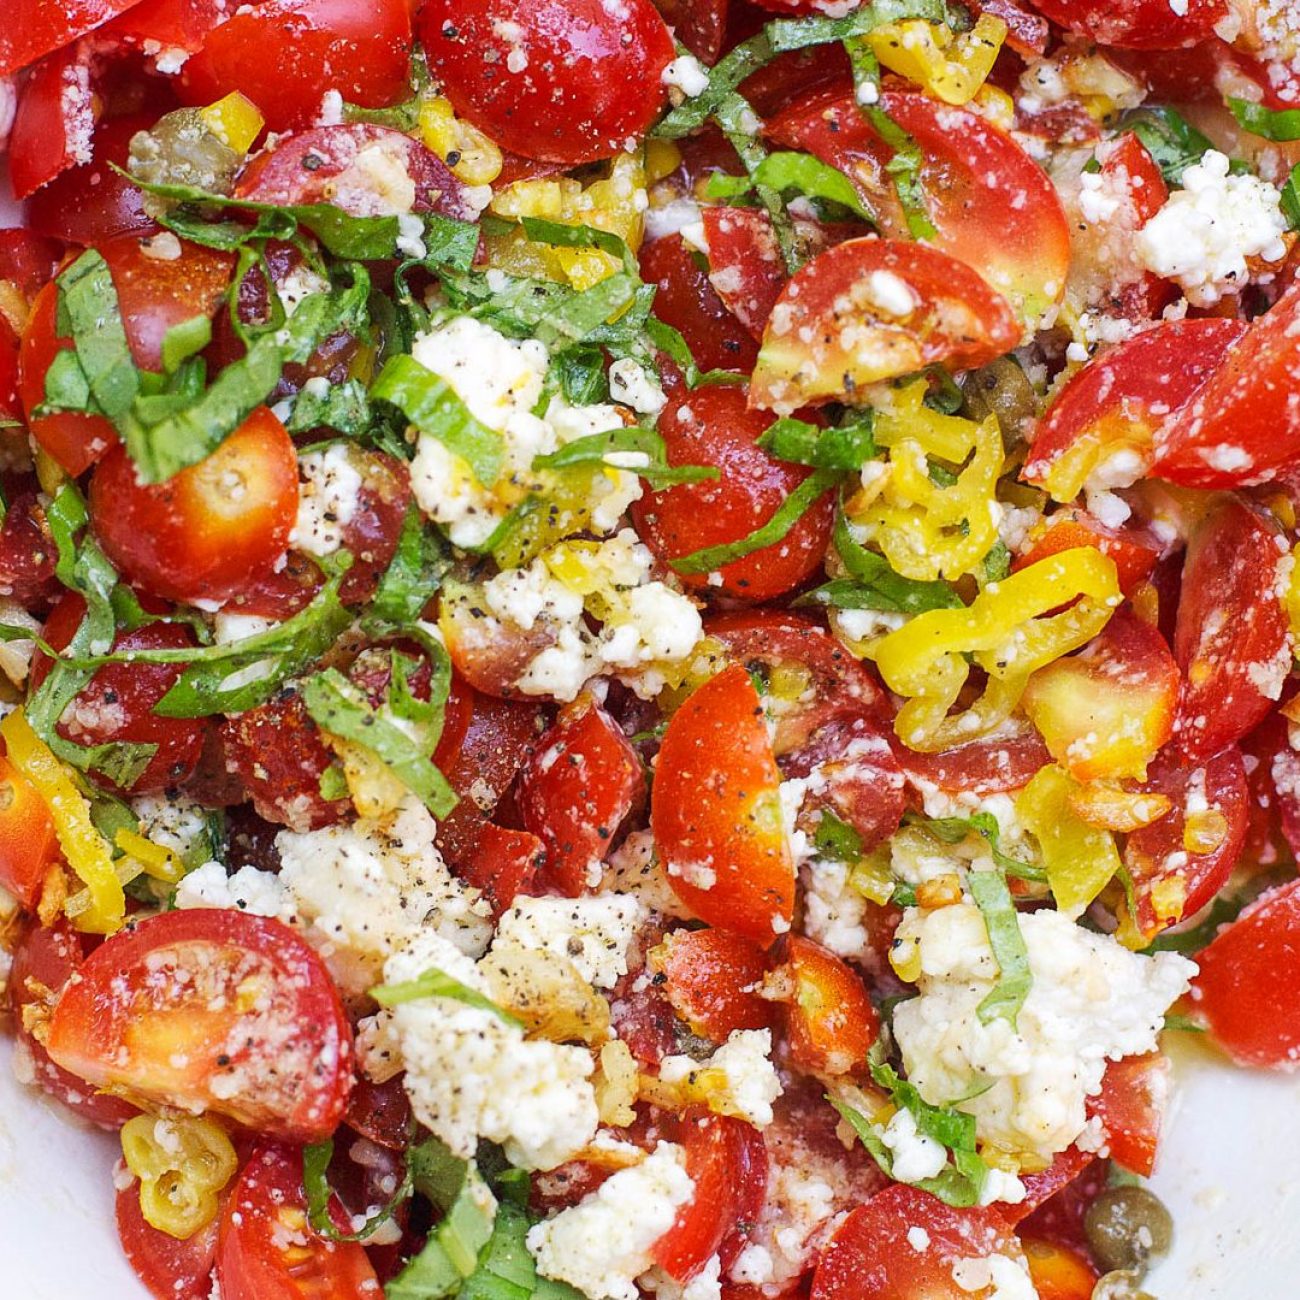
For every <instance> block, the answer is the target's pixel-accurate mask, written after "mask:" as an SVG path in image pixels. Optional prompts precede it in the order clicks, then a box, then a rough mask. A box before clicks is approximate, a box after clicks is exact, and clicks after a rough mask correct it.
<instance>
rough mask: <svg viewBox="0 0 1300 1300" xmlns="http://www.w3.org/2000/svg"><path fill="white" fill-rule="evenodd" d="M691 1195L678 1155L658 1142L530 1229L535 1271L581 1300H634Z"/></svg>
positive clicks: (692, 1186) (683, 1163)
mask: <svg viewBox="0 0 1300 1300" xmlns="http://www.w3.org/2000/svg"><path fill="white" fill-rule="evenodd" d="M694 1190H695V1184H694V1182H693V1181H692V1179H691V1176H690V1174H688V1173H687V1172H686V1153H685V1151H683V1149H682V1148H681V1147H679V1146H676V1145H674V1144H673V1143H671V1142H660V1143H659V1145H658V1146H657V1147H656V1148H655V1149H654V1151H653V1152H651V1154H650V1155H649V1156H647V1157H646V1158H645V1160H643V1161H642V1162H641V1163H640V1164H638V1165H633V1166H632V1168H630V1169H620V1170H619V1171H618V1173H616V1174H613V1175H612V1176H611V1177H609V1178H607V1179H606V1180H605V1181H604V1182H603V1183H602V1184H601V1185H600V1186H599V1187H598V1188H597V1189H596V1190H595V1191H594V1192H592V1193H591V1194H590V1195H589V1196H587V1197H585V1198H584V1199H583V1200H582V1201H580V1202H579V1203H578V1204H577V1205H575V1206H573V1207H572V1208H571V1209H567V1210H561V1211H560V1213H559V1214H557V1215H556V1216H555V1217H554V1218H553V1219H547V1220H545V1221H543V1222H542V1223H538V1224H535V1225H534V1226H533V1227H532V1228H531V1229H530V1230H529V1233H528V1243H527V1244H528V1249H529V1251H530V1252H531V1253H532V1256H533V1258H534V1259H535V1260H536V1261H537V1271H538V1272H539V1273H541V1275H542V1276H543V1277H549V1278H551V1279H552V1280H553V1281H556V1282H567V1283H569V1285H570V1286H575V1287H577V1288H578V1290H579V1291H581V1292H582V1293H583V1294H584V1295H585V1296H587V1297H588V1300H637V1297H638V1292H637V1287H636V1279H637V1278H638V1277H639V1276H640V1275H641V1274H642V1273H645V1272H646V1271H647V1270H648V1269H649V1268H650V1266H651V1265H652V1264H653V1262H654V1260H653V1258H652V1256H651V1254H650V1251H651V1248H652V1247H653V1246H654V1244H655V1242H657V1241H658V1240H659V1238H660V1237H662V1236H663V1235H664V1233H665V1232H667V1231H668V1229H669V1228H671V1227H672V1226H673V1222H674V1221H675V1220H676V1218H677V1211H678V1209H679V1208H680V1207H681V1206H683V1205H685V1204H686V1202H687V1201H689V1200H690V1198H691V1194H692V1193H693V1192H694Z"/></svg>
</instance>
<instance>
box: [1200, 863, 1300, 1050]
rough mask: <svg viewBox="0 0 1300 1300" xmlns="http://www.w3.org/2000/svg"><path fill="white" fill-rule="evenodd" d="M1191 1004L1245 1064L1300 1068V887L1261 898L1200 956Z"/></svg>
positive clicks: (1291, 886) (1285, 887) (1293, 884)
mask: <svg viewBox="0 0 1300 1300" xmlns="http://www.w3.org/2000/svg"><path fill="white" fill-rule="evenodd" d="M1196 963H1197V965H1198V966H1199V967H1200V974H1199V975H1197V977H1196V979H1195V980H1194V981H1193V982H1192V1005H1193V1008H1194V1010H1195V1013H1196V1014H1197V1015H1198V1016H1199V1017H1200V1018H1201V1019H1202V1020H1204V1021H1205V1023H1206V1024H1207V1025H1208V1027H1209V1030H1210V1034H1211V1035H1212V1036H1213V1038H1214V1040H1215V1042H1217V1043H1218V1045H1219V1046H1220V1047H1221V1048H1223V1050H1224V1051H1225V1052H1227V1054H1228V1055H1229V1056H1230V1057H1231V1058H1232V1059H1233V1060H1234V1061H1236V1062H1237V1064H1238V1065H1251V1066H1260V1067H1264V1068H1270V1069H1281V1070H1294V1069H1295V1068H1296V1065H1297V1062H1300V1003H1297V1000H1296V996H1295V991H1296V989H1297V988H1300V881H1296V880H1293V881H1289V882H1288V883H1287V884H1285V885H1280V886H1279V887H1278V888H1276V889H1271V890H1269V891H1268V892H1267V893H1266V894H1263V895H1262V896H1261V897H1260V898H1258V899H1256V901H1255V902H1253V903H1252V904H1251V905H1250V906H1249V907H1248V908H1246V910H1245V911H1244V912H1242V914H1241V915H1240V916H1239V917H1238V918H1237V919H1236V920H1235V921H1233V922H1232V924H1231V925H1228V926H1226V927H1225V928H1224V929H1222V930H1220V931H1219V934H1218V936H1217V938H1215V939H1214V941H1213V942H1212V943H1211V944H1210V945H1209V946H1208V947H1206V948H1203V949H1202V950H1201V951H1200V952H1199V953H1197V955H1196Z"/></svg>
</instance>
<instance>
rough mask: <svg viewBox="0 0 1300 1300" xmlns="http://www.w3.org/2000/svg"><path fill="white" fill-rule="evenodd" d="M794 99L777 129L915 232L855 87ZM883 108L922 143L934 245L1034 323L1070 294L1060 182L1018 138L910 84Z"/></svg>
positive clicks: (882, 214) (890, 230)
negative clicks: (1057, 184) (855, 95)
mask: <svg viewBox="0 0 1300 1300" xmlns="http://www.w3.org/2000/svg"><path fill="white" fill-rule="evenodd" d="M793 104H794V106H793V107H791V108H788V109H787V110H786V111H785V112H784V113H782V114H781V115H780V116H778V117H777V118H776V119H775V120H774V121H773V122H772V123H771V124H770V125H769V127H768V134H769V135H771V136H772V137H774V138H775V139H776V140H778V141H780V142H781V143H783V144H786V145H789V146H790V147H792V148H796V149H804V150H807V151H808V152H809V153H813V154H815V155H816V156H817V157H818V158H820V159H821V160H822V161H823V162H826V163H829V164H830V165H831V166H833V167H837V168H839V169H840V170H841V171H843V172H844V173H845V175H847V176H848V178H849V180H850V181H851V182H852V183H853V185H854V187H855V188H856V189H857V190H858V191H859V193H860V194H861V195H862V197H863V200H864V201H865V202H866V203H867V204H868V205H869V206H870V208H871V210H872V211H873V212H875V213H877V214H878V217H879V220H880V222H881V228H882V230H883V232H884V233H885V234H886V235H888V236H893V237H897V238H907V237H908V235H909V231H908V227H907V221H906V217H905V214H904V212H903V209H902V205H901V204H900V203H899V201H898V197H897V194H896V192H895V190H894V186H893V180H892V177H891V176H890V175H889V173H888V170H887V168H888V164H889V161H890V159H891V158H892V156H893V150H892V149H891V148H890V147H889V146H888V145H886V144H885V142H884V141H883V140H882V139H881V138H880V136H879V135H877V133H876V132H875V131H874V130H873V129H872V128H871V126H870V125H869V124H868V123H867V121H866V119H865V118H864V117H863V114H862V110H861V108H860V107H859V105H858V104H857V103H856V101H855V100H854V98H853V92H852V90H847V91H846V90H844V89H842V88H840V89H829V90H826V91H824V92H822V93H821V94H820V95H817V96H814V97H813V98H811V99H807V98H804V99H800V100H795V101H793ZM880 107H881V108H882V109H883V110H884V112H885V113H886V114H888V116H889V117H890V118H891V119H892V120H893V121H894V122H896V123H897V124H898V125H899V126H900V127H902V129H903V130H904V131H906V132H907V133H908V134H909V135H910V136H911V137H912V138H913V139H914V140H915V141H916V143H917V145H918V146H919V147H920V149H921V153H922V158H923V161H922V164H921V171H920V183H921V188H922V190H923V192H924V195H925V207H926V211H927V213H928V214H929V218H930V221H931V222H932V223H933V225H934V227H935V232H936V233H935V235H934V237H933V240H932V242H933V245H934V247H935V248H936V249H938V250H939V251H941V252H944V253H947V254H948V255H949V256H950V257H954V258H956V259H957V260H958V261H959V262H964V263H966V265H967V266H970V267H973V268H974V269H975V270H976V271H978V272H979V274H980V275H981V276H983V277H984V279H985V280H987V281H988V283H989V284H990V285H991V286H992V287H993V288H994V289H995V290H997V291H998V293H999V294H1003V295H1005V296H1006V298H1007V299H1008V300H1009V301H1010V303H1011V304H1012V306H1013V307H1014V308H1015V309H1016V311H1017V312H1019V313H1020V315H1021V316H1022V318H1023V319H1024V320H1026V321H1027V322H1033V321H1035V320H1037V319H1038V317H1039V316H1040V315H1041V314H1042V313H1043V311H1044V310H1045V309H1046V308H1048V307H1049V306H1050V305H1051V304H1052V303H1054V302H1057V301H1059V300H1060V297H1061V295H1062V293H1064V291H1065V282H1066V277H1067V275H1068V273H1069V269H1070V230H1069V226H1068V224H1067V222H1066V218H1065V213H1064V211H1063V209H1062V207H1061V201H1060V199H1059V198H1058V197H1057V194H1056V191H1055V189H1054V188H1053V186H1052V183H1051V181H1049V180H1048V178H1047V176H1046V175H1045V174H1044V173H1043V171H1042V169H1041V168H1040V167H1039V166H1038V164H1037V163H1036V162H1034V160H1033V159H1032V158H1030V157H1029V155H1028V154H1027V153H1025V151H1024V150H1023V149H1022V148H1021V147H1020V146H1019V145H1018V144H1017V143H1016V142H1015V141H1014V140H1013V139H1012V138H1011V137H1010V136H1009V135H1007V134H1006V133H1005V132H1003V131H1001V130H999V129H998V128H997V127H996V126H993V125H992V124H991V123H990V122H989V121H988V120H987V119H986V118H984V117H981V116H980V115H979V114H978V113H974V112H972V111H971V110H970V109H967V108H953V107H952V106H950V105H948V104H941V103H939V102H937V101H936V100H933V99H931V98H930V97H929V96H927V95H924V94H921V93H920V92H919V91H910V90H909V91H900V90H886V91H885V92H884V93H883V94H882V95H881V97H880ZM904 278H906V277H904ZM1007 350H1008V349H1006V348H1003V349H1001V351H1007ZM973 364H981V363H979V362H976V363H973ZM912 368H913V369H918V368H919V367H916V366H914V367H912Z"/></svg>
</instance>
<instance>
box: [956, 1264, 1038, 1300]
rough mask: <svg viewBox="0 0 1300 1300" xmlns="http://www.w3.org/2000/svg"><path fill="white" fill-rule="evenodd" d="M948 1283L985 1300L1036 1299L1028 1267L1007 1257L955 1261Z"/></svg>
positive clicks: (1036, 1293)
mask: <svg viewBox="0 0 1300 1300" xmlns="http://www.w3.org/2000/svg"><path fill="white" fill-rule="evenodd" d="M952 1280H953V1281H954V1282H955V1283H956V1284H957V1285H958V1286H959V1287H960V1288H961V1289H962V1290H963V1291H969V1292H970V1293H971V1294H972V1295H974V1294H979V1295H981V1296H983V1297H985V1300H1038V1291H1037V1288H1035V1286H1034V1284H1033V1282H1032V1280H1031V1279H1030V1277H1029V1270H1028V1266H1027V1265H1025V1264H1023V1263H1021V1261H1020V1260H1017V1259H1012V1258H1011V1257H1010V1256H1009V1255H985V1256H983V1257H977V1258H975V1259H959V1260H958V1261H957V1262H956V1263H955V1264H954V1265H953V1266H952Z"/></svg>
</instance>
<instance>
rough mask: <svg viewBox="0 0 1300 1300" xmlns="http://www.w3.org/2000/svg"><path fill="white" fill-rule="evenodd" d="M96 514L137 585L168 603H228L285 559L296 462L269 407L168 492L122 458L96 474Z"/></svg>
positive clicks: (104, 539)
mask: <svg viewBox="0 0 1300 1300" xmlns="http://www.w3.org/2000/svg"><path fill="white" fill-rule="evenodd" d="M232 480H233V484H234V486H233V487H232V486H231V482H232ZM89 505H90V518H91V522H92V524H93V525H94V528H95V532H96V534H97V535H98V537H99V540H100V543H101V545H102V546H103V548H104V551H105V553H106V554H107V555H108V557H109V559H111V560H112V561H113V562H114V564H116V565H117V567H118V569H119V570H120V571H121V572H122V573H124V574H125V575H126V576H127V577H128V578H129V579H130V580H131V581H132V582H133V583H137V584H139V585H140V586H142V587H144V588H145V589H146V590H148V591H150V592H152V593H153V594H154V595H157V596H162V597H164V598H166V599H169V600H185V601H192V600H195V599H202V600H222V599H225V598H227V597H229V596H233V595H236V594H237V593H239V592H240V591H241V590H242V589H243V586H244V584H245V583H246V582H247V581H248V580H249V579H250V578H251V577H253V576H255V575H257V574H259V573H263V572H267V571H269V570H270V569H271V568H272V566H273V565H274V563H275V561H276V560H278V559H279V558H280V557H281V556H282V555H283V554H284V551H285V548H286V547H287V546H288V543H289V535H290V533H291V532H292V531H293V526H294V522H295V520H296V519H297V515H298V454H297V451H296V449H295V448H294V445H293V440H292V439H291V438H290V437H289V434H288V433H287V432H286V430H285V427H284V425H282V424H281V423H280V421H279V420H278V419H277V418H276V417H275V416H274V415H272V414H271V412H270V411H269V410H267V408H266V407H264V406H262V407H258V408H257V410H255V411H254V412H253V413H252V414H251V415H250V416H249V417H248V419H246V420H245V421H244V423H243V424H241V425H240V426H239V428H238V429H236V430H235V432H234V433H232V434H231V435H230V436H229V437H228V438H227V439H226V440H225V442H223V443H222V444H221V446H220V447H218V448H217V450H216V451H215V452H213V453H212V455H211V456H209V457H208V458H207V459H206V460H203V461H200V462H199V463H198V464H197V465H191V466H190V467H189V468H188V469H183V470H181V472H180V473H179V474H177V475H176V476H175V477H174V478H171V479H168V480H167V481H166V482H165V483H156V484H145V483H141V482H139V480H138V479H137V477H136V471H135V464H134V462H133V461H132V460H131V458H130V457H129V456H128V455H127V454H126V450H125V448H122V447H118V448H115V449H114V450H113V451H112V452H110V453H109V454H108V455H107V456H106V457H105V458H104V460H103V461H102V462H101V463H100V464H99V465H98V466H97V467H96V470H95V475H94V477H93V478H92V479H91V482H90V494H89Z"/></svg>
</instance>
